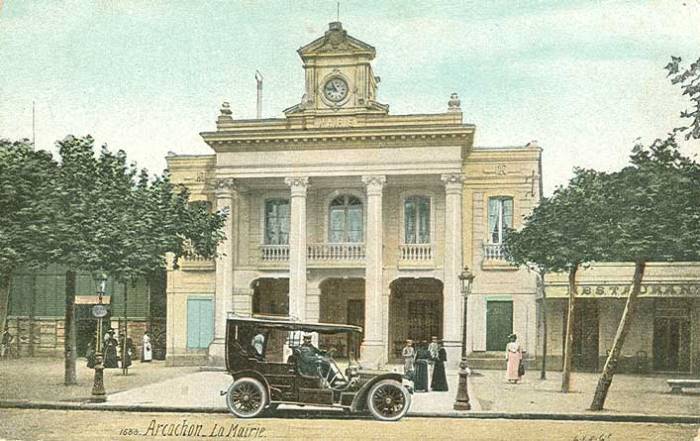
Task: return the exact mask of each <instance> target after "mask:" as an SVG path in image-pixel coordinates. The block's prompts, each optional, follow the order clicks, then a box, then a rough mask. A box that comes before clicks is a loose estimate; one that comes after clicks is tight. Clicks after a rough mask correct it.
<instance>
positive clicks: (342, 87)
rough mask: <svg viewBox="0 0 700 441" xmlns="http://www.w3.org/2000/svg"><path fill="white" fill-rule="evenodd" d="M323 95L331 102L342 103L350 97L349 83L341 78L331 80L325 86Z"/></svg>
mask: <svg viewBox="0 0 700 441" xmlns="http://www.w3.org/2000/svg"><path fill="white" fill-rule="evenodd" d="M323 94H324V95H325V96H326V98H327V99H328V100H330V101H333V102H338V101H341V100H342V99H344V98H345V97H346V96H347V95H348V83H346V82H345V80H344V79H342V78H339V77H335V78H331V79H330V80H328V82H327V83H326V85H325V86H323Z"/></svg>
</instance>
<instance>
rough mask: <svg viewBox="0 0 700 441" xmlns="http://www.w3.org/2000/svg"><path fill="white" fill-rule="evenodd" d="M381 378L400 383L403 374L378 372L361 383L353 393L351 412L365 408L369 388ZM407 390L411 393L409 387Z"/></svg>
mask: <svg viewBox="0 0 700 441" xmlns="http://www.w3.org/2000/svg"><path fill="white" fill-rule="evenodd" d="M382 380H395V381H398V382H399V383H402V381H403V376H402V375H401V374H397V373H395V372H387V373H386V374H380V375H377V376H376V377H374V378H372V379H371V380H369V381H368V382H367V383H365V384H363V385H362V387H361V388H360V390H358V391H357V394H355V398H353V400H352V404H351V405H350V410H351V411H352V412H359V411H361V410H365V409H366V408H367V394H368V393H369V390H370V388H371V387H372V386H374V385H375V384H376V383H377V382H378V381H382ZM409 392H410V393H413V392H412V391H411V390H410V389H409Z"/></svg>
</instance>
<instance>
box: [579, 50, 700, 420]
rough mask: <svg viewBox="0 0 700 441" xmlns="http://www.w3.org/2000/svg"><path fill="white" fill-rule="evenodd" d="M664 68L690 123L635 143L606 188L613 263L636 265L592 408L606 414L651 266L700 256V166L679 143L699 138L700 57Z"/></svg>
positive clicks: (695, 258) (684, 114)
mask: <svg viewBox="0 0 700 441" xmlns="http://www.w3.org/2000/svg"><path fill="white" fill-rule="evenodd" d="M665 68H666V70H667V71H668V76H669V77H670V80H671V83H672V84H676V85H678V86H679V87H680V88H681V90H682V95H683V96H687V97H688V99H689V101H690V102H691V105H692V108H691V110H684V111H682V112H681V117H682V118H685V119H688V120H690V121H689V123H688V125H685V126H681V127H676V128H674V129H673V130H672V131H671V133H670V134H669V135H668V136H667V137H666V138H665V139H656V140H655V141H654V142H653V143H651V144H650V145H649V146H644V145H642V144H637V145H636V146H635V147H634V149H633V151H632V156H631V163H632V165H631V166H629V167H627V168H625V169H623V170H622V171H620V172H619V173H617V174H615V176H614V177H613V179H612V181H613V184H612V185H611V186H610V187H609V188H608V196H607V198H608V199H609V204H610V206H611V207H616V209H617V210H618V211H617V213H615V216H614V218H613V217H612V215H611V218H612V219H611V222H610V223H611V225H612V228H610V230H609V231H610V233H611V235H610V237H609V240H610V242H609V244H610V254H611V255H612V257H613V259H615V260H619V261H627V262H629V261H631V262H634V276H633V278H632V289H631V291H630V294H629V297H628V298H627V302H626V304H625V309H624V311H623V314H622V318H621V319H620V323H619V325H618V328H617V332H616V334H615V340H614V342H613V348H612V350H611V351H610V354H609V355H608V358H607V360H606V361H605V366H604V368H603V372H602V374H601V376H600V378H599V380H598V385H597V386H596V390H595V394H594V396H593V400H592V402H591V406H590V408H591V410H602V409H603V406H604V404H605V400H606V398H607V394H608V391H609V389H610V386H611V384H612V381H613V377H614V375H615V372H616V370H617V366H618V363H619V358H620V353H621V351H622V347H623V345H624V341H625V338H626V336H627V333H628V332H629V328H630V326H631V323H632V321H633V319H634V317H635V311H636V308H637V303H638V301H637V298H638V296H639V292H640V290H641V285H642V281H643V279H644V271H645V268H646V264H647V262H649V261H697V260H698V259H699V258H700V206H699V205H698V201H700V170H699V166H698V164H697V162H695V161H693V160H691V159H690V158H687V157H684V156H683V155H682V154H681V152H680V149H679V146H678V142H677V137H678V136H679V135H680V134H684V137H685V139H686V140H691V139H700V59H698V60H697V61H695V62H694V63H691V64H690V65H689V66H687V67H685V66H683V65H682V59H681V58H680V57H671V62H669V63H668V64H667V65H666V67H665Z"/></svg>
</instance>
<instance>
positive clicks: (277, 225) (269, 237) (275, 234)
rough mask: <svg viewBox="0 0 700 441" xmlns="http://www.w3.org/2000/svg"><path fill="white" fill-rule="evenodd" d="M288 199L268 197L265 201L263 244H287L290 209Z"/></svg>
mask: <svg viewBox="0 0 700 441" xmlns="http://www.w3.org/2000/svg"><path fill="white" fill-rule="evenodd" d="M289 208H290V207H289V200H287V199H270V200H267V201H265V244H266V245H287V244H289V223H290V211H289Z"/></svg>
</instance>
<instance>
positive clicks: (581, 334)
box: [572, 299, 598, 372]
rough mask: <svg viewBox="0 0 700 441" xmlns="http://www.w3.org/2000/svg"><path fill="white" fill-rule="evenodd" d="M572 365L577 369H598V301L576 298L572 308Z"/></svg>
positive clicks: (587, 370)
mask: <svg viewBox="0 0 700 441" xmlns="http://www.w3.org/2000/svg"><path fill="white" fill-rule="evenodd" d="M572 349H573V360H572V362H573V366H574V369H575V370H577V371H582V372H595V371H596V370H598V302H597V301H596V300H593V299H578V300H576V308H575V309H574V346H573V348H572Z"/></svg>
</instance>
